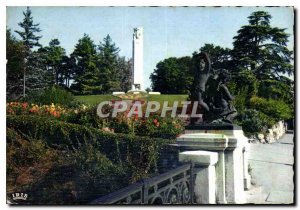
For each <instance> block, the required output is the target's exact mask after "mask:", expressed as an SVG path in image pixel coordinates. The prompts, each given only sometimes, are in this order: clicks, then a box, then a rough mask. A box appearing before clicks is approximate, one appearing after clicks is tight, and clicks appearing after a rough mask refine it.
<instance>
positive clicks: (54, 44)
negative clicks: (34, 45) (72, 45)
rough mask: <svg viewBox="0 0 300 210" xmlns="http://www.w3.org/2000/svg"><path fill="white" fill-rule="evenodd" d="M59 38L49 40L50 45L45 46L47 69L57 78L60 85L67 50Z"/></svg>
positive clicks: (56, 81) (56, 80) (56, 82)
mask: <svg viewBox="0 0 300 210" xmlns="http://www.w3.org/2000/svg"><path fill="white" fill-rule="evenodd" d="M59 45H60V42H59V40H58V39H52V40H51V41H50V42H49V46H47V47H45V48H44V49H45V53H46V62H47V70H48V71H50V72H51V73H52V74H53V76H54V80H55V84H57V85H58V83H59V80H60V78H59V77H62V72H61V70H62V69H61V67H62V60H63V57H64V56H65V55H66V51H65V49H64V48H62V47H61V46H59Z"/></svg>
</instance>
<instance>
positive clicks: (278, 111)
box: [250, 96, 293, 122]
mask: <svg viewBox="0 0 300 210" xmlns="http://www.w3.org/2000/svg"><path fill="white" fill-rule="evenodd" d="M250 107H251V108H253V109H256V110H259V111H260V112H262V113H264V114H265V115H267V116H269V117H270V118H272V119H274V120H275V121H276V122H277V121H280V120H287V119H290V118H292V117H293V116H292V110H291V109H290V107H289V105H288V104H286V103H284V102H283V101H279V100H278V101H277V100H272V99H264V98H259V97H256V96H254V97H252V98H251V99H250Z"/></svg>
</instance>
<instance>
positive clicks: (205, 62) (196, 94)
mask: <svg viewBox="0 0 300 210" xmlns="http://www.w3.org/2000/svg"><path fill="white" fill-rule="evenodd" d="M194 63H195V66H196V69H195V70H196V71H195V78H194V82H193V90H192V91H191V92H192V93H191V97H190V98H191V99H192V100H193V101H198V104H199V105H200V106H201V107H202V108H203V109H204V110H206V111H209V107H208V105H207V104H206V103H205V102H204V101H203V96H204V92H205V85H206V82H207V80H208V77H209V73H210V69H211V61H210V58H209V56H208V54H207V53H203V52H202V53H199V54H197V55H196V57H195V62H194Z"/></svg>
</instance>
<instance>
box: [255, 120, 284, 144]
mask: <svg viewBox="0 0 300 210" xmlns="http://www.w3.org/2000/svg"><path fill="white" fill-rule="evenodd" d="M286 130H287V127H286V123H285V122H284V121H279V122H277V123H276V124H275V125H273V126H272V128H270V129H268V131H267V133H266V134H265V135H264V134H262V133H260V134H258V136H257V137H258V140H259V141H260V142H261V143H274V142H276V141H277V140H278V139H280V138H281V137H282V136H283V134H285V132H286Z"/></svg>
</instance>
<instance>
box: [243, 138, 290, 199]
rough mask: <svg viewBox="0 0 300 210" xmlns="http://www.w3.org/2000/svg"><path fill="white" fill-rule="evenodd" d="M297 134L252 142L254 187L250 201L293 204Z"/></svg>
mask: <svg viewBox="0 0 300 210" xmlns="http://www.w3.org/2000/svg"><path fill="white" fill-rule="evenodd" d="M293 150H294V134H293V133H287V134H285V135H284V136H283V137H282V138H281V139H279V140H278V141H277V142H276V143H272V144H260V143H257V144H250V152H249V165H250V168H251V172H250V174H251V176H252V179H251V183H252V187H251V189H250V190H249V191H247V201H248V203H254V204H290V203H293V197H294V182H293V176H294V171H293V164H294V156H293V152H294V151H293Z"/></svg>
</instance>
